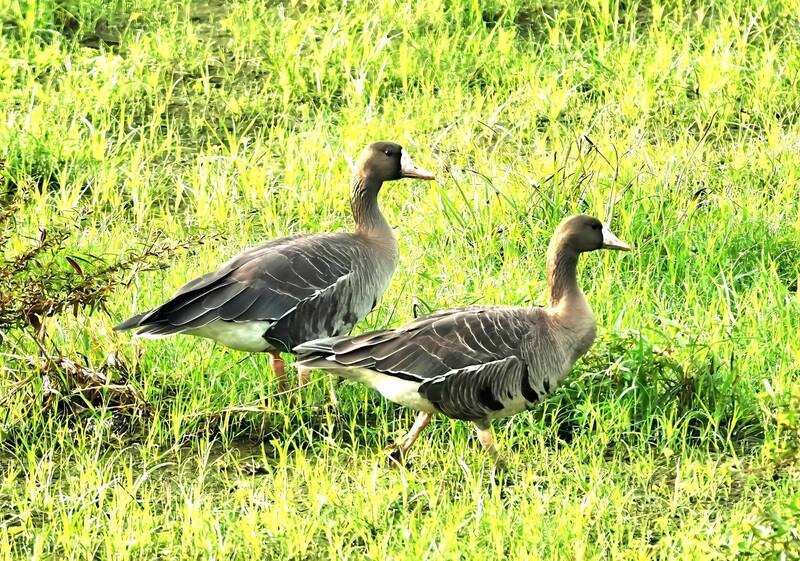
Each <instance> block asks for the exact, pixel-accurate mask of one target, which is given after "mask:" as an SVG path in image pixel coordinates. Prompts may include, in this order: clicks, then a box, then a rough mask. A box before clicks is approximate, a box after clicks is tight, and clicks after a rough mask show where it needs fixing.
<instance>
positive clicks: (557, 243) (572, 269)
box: [547, 239, 585, 308]
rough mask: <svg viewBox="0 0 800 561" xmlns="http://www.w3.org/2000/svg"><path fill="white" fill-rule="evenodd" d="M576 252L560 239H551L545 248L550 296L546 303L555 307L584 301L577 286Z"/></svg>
mask: <svg viewBox="0 0 800 561" xmlns="http://www.w3.org/2000/svg"><path fill="white" fill-rule="evenodd" d="M577 267H578V252H577V251H575V250H574V249H571V248H569V247H567V246H566V245H565V244H563V243H562V240H560V239H553V241H552V242H550V247H549V248H548V250H547V285H548V287H549V289H550V296H549V298H548V300H547V305H548V306H549V307H551V308H556V307H558V306H559V305H569V303H570V302H572V301H575V302H578V301H585V299H584V298H583V292H582V291H581V288H580V286H578V274H577Z"/></svg>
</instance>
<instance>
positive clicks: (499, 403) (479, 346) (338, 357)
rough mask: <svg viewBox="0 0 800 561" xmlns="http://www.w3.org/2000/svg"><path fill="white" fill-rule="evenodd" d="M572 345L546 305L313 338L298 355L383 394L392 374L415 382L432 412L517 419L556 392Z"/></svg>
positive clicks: (443, 314) (453, 314) (450, 314)
mask: <svg viewBox="0 0 800 561" xmlns="http://www.w3.org/2000/svg"><path fill="white" fill-rule="evenodd" d="M592 338H593V334H592ZM572 344H573V339H572V335H571V333H570V332H568V330H566V329H565V328H564V327H563V326H561V325H560V324H559V323H558V322H557V321H555V320H554V318H553V317H551V316H550V315H549V314H548V313H547V312H546V310H545V309H543V308H520V307H480V306H475V307H471V308H463V309H454V310H444V311H440V312H437V313H435V314H432V315H430V316H426V317H424V318H420V319H417V320H415V321H413V322H412V323H410V324H408V325H407V326H405V327H402V328H399V329H393V330H385V331H378V332H372V333H368V334H365V335H361V336H356V337H347V338H339V339H336V338H334V339H327V340H322V341H312V342H309V343H306V344H303V345H300V346H299V347H297V348H296V351H297V352H298V353H300V354H301V355H303V354H310V355H311V356H309V357H307V358H303V357H301V364H303V365H304V366H309V367H312V368H323V369H326V370H334V371H336V372H337V373H338V374H340V375H342V376H344V377H355V378H357V379H359V380H360V381H362V382H365V383H367V384H369V385H371V386H373V387H374V388H375V389H378V390H379V391H381V388H386V387H387V382H386V378H387V377H388V378H394V379H396V380H400V381H404V382H413V383H416V384H417V386H416V390H417V392H418V393H419V395H420V396H421V397H423V398H424V400H426V402H428V403H429V404H430V406H431V408H432V409H433V410H435V411H440V412H442V413H444V414H445V415H447V416H449V417H452V418H456V419H464V420H471V421H484V420H488V419H491V418H494V417H501V416H507V415H513V414H515V413H517V412H519V411H522V410H524V409H526V408H529V407H531V406H532V405H533V404H535V403H537V402H538V401H540V400H541V399H543V398H544V397H545V396H546V395H548V394H549V393H550V392H552V391H553V390H554V389H555V388H556V387H557V386H558V385H559V384H560V383H561V382H562V380H563V379H564V377H565V376H566V374H567V373H568V372H569V370H570V368H571V367H572V365H573V364H574V362H575V359H576V357H574V353H573V352H571V348H572ZM367 372H371V373H372V377H373V379H374V380H373V381H372V382H371V381H370V379H369V378H370V376H369V375H368V374H367ZM398 383H399V382H398ZM382 393H384V395H386V396H387V397H389V396H388V395H387V394H386V392H385V391H382ZM389 399H391V397H389ZM410 406H413V405H410Z"/></svg>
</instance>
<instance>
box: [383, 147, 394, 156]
mask: <svg viewBox="0 0 800 561" xmlns="http://www.w3.org/2000/svg"><path fill="white" fill-rule="evenodd" d="M383 153H384V154H386V155H387V156H391V155H392V152H391V150H389V149H388V148H387V149H386V150H384V151H383Z"/></svg>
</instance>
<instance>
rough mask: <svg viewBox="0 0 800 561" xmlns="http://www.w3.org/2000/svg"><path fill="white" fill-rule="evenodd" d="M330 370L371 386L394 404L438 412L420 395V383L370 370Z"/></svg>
mask: <svg viewBox="0 0 800 561" xmlns="http://www.w3.org/2000/svg"><path fill="white" fill-rule="evenodd" d="M326 370H328V369H326ZM330 370H331V371H332V372H334V373H335V374H337V375H339V376H341V377H343V378H347V379H349V380H355V381H356V382H360V383H362V384H364V385H366V386H369V387H370V388H372V389H373V390H375V391H377V392H378V393H380V394H381V395H382V396H383V397H385V398H386V399H388V400H389V401H392V402H394V403H398V404H400V405H403V406H405V407H409V408H411V409H415V410H417V411H426V412H428V413H434V412H436V408H435V407H434V406H433V403H431V402H430V401H428V400H427V399H425V398H424V397H422V396H421V395H420V393H419V386H420V382H414V381H411V380H403V379H401V378H395V377H394V376H389V375H388V374H384V373H382V372H378V371H376V370H370V369H369V368H337V369H330Z"/></svg>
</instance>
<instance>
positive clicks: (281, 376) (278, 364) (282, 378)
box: [269, 352, 289, 392]
mask: <svg viewBox="0 0 800 561" xmlns="http://www.w3.org/2000/svg"><path fill="white" fill-rule="evenodd" d="M269 365H270V366H271V367H272V371H273V372H274V373H275V377H276V378H277V379H278V390H280V391H282V392H285V391H286V390H288V389H289V382H288V380H287V379H286V372H285V371H284V369H283V366H284V365H283V358H281V353H272V352H271V353H269Z"/></svg>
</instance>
